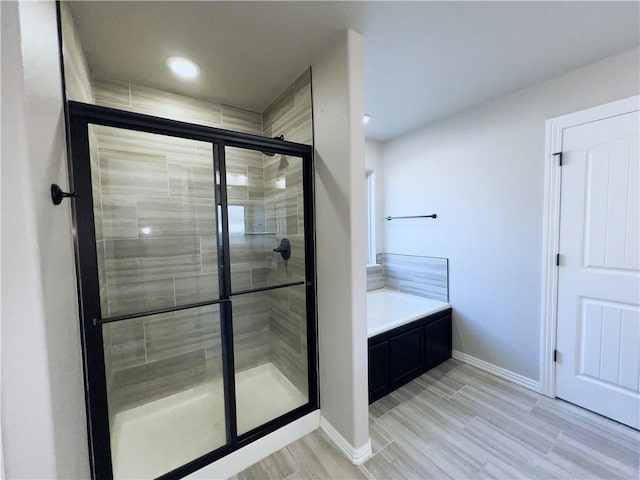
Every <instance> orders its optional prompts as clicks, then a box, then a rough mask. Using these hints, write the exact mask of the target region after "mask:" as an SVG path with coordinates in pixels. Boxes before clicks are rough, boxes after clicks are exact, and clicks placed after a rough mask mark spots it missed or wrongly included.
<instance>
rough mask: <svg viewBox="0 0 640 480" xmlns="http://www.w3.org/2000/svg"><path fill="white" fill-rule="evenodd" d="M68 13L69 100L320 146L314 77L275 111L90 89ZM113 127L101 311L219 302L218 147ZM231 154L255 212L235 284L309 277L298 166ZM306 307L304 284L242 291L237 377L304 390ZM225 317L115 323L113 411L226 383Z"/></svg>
mask: <svg viewBox="0 0 640 480" xmlns="http://www.w3.org/2000/svg"><path fill="white" fill-rule="evenodd" d="M61 7H62V12H63V34H64V35H65V37H64V42H65V73H66V75H67V79H68V82H67V88H68V90H69V91H68V92H67V93H68V98H69V99H71V100H77V101H82V102H87V103H96V104H98V105H103V106H107V107H112V108H118V109H122V110H129V111H134V112H139V113H145V114H150V115H154V116H160V117H165V118H171V119H175V120H181V121H186V122H191V123H197V124H202V125H208V126H212V127H219V128H225V129H229V130H235V131H241V132H246V133H251V134H257V135H262V134H264V135H265V136H276V135H281V134H284V135H285V138H286V139H287V140H290V141H296V142H301V143H308V144H310V143H311V140H312V127H311V84H310V72H309V71H307V72H305V73H304V74H303V75H301V76H300V78H298V79H297V80H296V81H295V82H294V83H293V84H292V85H291V86H290V87H288V88H287V89H286V90H285V92H284V93H283V94H282V95H281V96H280V97H279V98H278V99H277V100H276V101H275V102H274V103H273V104H272V105H271V106H270V107H268V108H267V109H266V111H265V112H264V114H260V113H256V112H250V111H247V110H242V109H238V108H234V107H230V106H226V105H222V104H218V103H215V102H211V101H206V100H200V99H194V98H189V97H185V96H181V95H175V94H171V93H168V92H164V91H160V90H156V89H153V88H148V87H145V86H141V85H136V84H131V83H128V82H123V81H118V80H111V79H104V78H93V80H92V81H91V82H89V70H88V68H87V63H86V61H85V60H84V55H83V53H82V49H81V46H80V43H79V41H78V39H77V36H76V35H75V31H74V29H73V23H72V22H73V20H72V18H71V15H70V14H69V11H68V9H67V6H66V5H65V4H64V2H63V3H62V4H61ZM65 19H66V20H65ZM263 121H264V128H263ZM115 133H116V132H115V131H114V129H111V128H106V127H91V129H90V141H91V163H92V173H93V175H92V177H93V178H92V183H93V189H94V204H95V211H94V215H95V218H96V239H97V241H98V266H99V275H100V285H101V305H102V315H103V316H104V317H106V316H113V315H118V314H122V313H127V312H132V311H140V310H148V309H153V308H161V307H164V306H171V305H179V304H184V303H191V302H196V301H200V300H208V299H211V298H212V297H211V296H212V295H217V275H216V273H217V259H216V248H215V209H214V206H213V168H212V152H211V150H210V148H209V146H208V145H205V144H201V143H199V142H189V141H184V140H179V139H169V138H167V137H157V136H153V135H150V134H141V133H136V132H122V131H119V132H117V134H115ZM125 159H126V160H125ZM226 160H227V172H228V176H227V182H228V191H227V195H228V200H229V205H230V206H231V207H242V208H243V209H244V219H245V225H244V233H247V234H252V235H241V234H239V235H235V236H234V235H232V237H231V239H230V240H231V241H230V243H231V261H232V265H231V272H232V286H233V289H234V290H235V291H238V290H244V289H249V288H256V287H260V286H265V285H267V284H273V283H276V282H282V281H294V279H295V280H297V279H302V278H304V242H303V235H302V233H303V224H302V222H303V212H302V196H301V193H302V182H301V181H302V177H301V174H302V171H301V165H300V161H299V160H298V159H295V158H291V157H289V159H288V160H287V159H286V158H281V157H280V156H273V157H269V156H266V155H263V154H261V153H259V152H252V151H242V150H239V149H227V151H226ZM125 169H126V172H125ZM284 186H286V190H285V189H284V188H283V187H284ZM285 236H286V237H287V238H289V239H290V241H291V243H292V257H291V259H290V260H289V261H288V262H287V264H286V265H285V263H284V262H283V261H282V260H281V259H280V256H279V255H277V254H274V253H272V252H271V250H272V248H274V247H275V246H276V245H277V242H279V240H280V239H281V238H282V237H285ZM266 305H268V308H265V306H266ZM305 305H306V303H305V297H304V287H295V288H292V289H286V290H282V291H274V292H266V293H255V294H250V295H244V296H240V297H236V298H235V299H234V333H235V346H234V348H235V355H236V359H235V365H236V369H237V370H238V371H240V370H243V369H246V368H250V367H252V366H256V365H260V364H263V363H266V362H270V361H273V362H274V363H275V364H276V365H277V366H278V367H279V368H280V370H281V371H283V373H285V374H286V375H287V376H288V377H289V379H290V380H291V381H292V382H293V383H294V384H296V386H298V388H300V389H301V390H302V391H303V392H304V391H306V388H307V380H306V379H307V372H306V370H307V368H306V306H305ZM217 315H218V309H217V307H205V308H201V309H197V310H189V311H182V312H176V313H172V314H164V315H157V316H153V317H145V318H140V319H134V320H129V321H124V322H116V323H113V324H108V325H105V326H104V327H103V334H104V340H105V360H106V364H107V365H106V369H107V380H108V387H109V391H110V392H111V394H110V398H109V401H110V404H111V407H112V408H111V412H113V411H115V410H119V409H123V408H128V407H131V406H134V405H136V404H138V403H141V402H148V401H150V400H153V399H154V398H160V397H162V396H165V395H167V394H170V393H173V392H175V391H179V390H182V389H184V388H188V387H190V386H192V385H195V384H198V383H200V382H202V381H203V380H205V379H211V378H214V377H215V375H217V373H218V372H219V371H220V335H219V322H218V321H217V318H218V317H217Z"/></svg>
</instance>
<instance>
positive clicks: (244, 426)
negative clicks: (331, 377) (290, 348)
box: [111, 363, 308, 479]
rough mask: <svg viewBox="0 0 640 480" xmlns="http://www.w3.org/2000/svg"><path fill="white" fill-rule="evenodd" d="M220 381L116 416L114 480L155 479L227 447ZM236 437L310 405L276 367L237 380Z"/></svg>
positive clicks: (241, 375) (242, 374) (259, 369)
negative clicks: (222, 447) (302, 406)
mask: <svg viewBox="0 0 640 480" xmlns="http://www.w3.org/2000/svg"><path fill="white" fill-rule="evenodd" d="M222 388H223V385H222V379H216V380H213V381H210V382H207V383H204V384H202V385H199V386H197V387H194V388H191V389H189V390H185V391H182V392H180V393H177V394H174V395H171V396H168V397H165V398H161V399H159V400H155V401H153V402H149V403H146V404H144V405H140V406H138V407H135V408H132V409H129V410H125V411H123V412H120V413H117V414H116V416H115V420H114V428H113V432H112V434H111V445H112V457H113V472H114V478H115V479H141V478H155V477H157V476H159V475H162V474H164V473H167V472H169V471H171V470H173V469H175V468H177V467H179V466H181V465H184V464H186V463H188V462H190V461H192V460H194V459H196V458H198V457H200V456H201V455H204V454H205V453H208V452H210V451H212V450H214V449H216V448H219V447H221V446H223V445H224V444H225V442H226V432H225V415H224V397H223V393H222V392H223V390H222ZM236 398H237V417H238V422H237V423H238V433H239V434H242V433H244V432H247V431H249V430H251V429H253V428H255V427H258V426H260V425H262V424H264V423H266V422H268V421H269V420H272V419H274V418H276V417H279V416H280V415H282V414H284V413H286V412H288V411H291V410H293V409H295V408H297V407H299V406H301V405H304V404H305V403H307V401H308V400H307V397H306V395H304V394H303V393H302V392H300V390H298V389H297V388H296V387H295V386H294V385H293V384H292V383H291V382H290V381H289V380H288V379H287V377H286V376H285V375H284V374H283V373H282V372H281V371H280V370H279V369H278V368H277V367H276V366H275V365H273V364H272V363H266V364H263V365H260V366H257V367H254V368H250V369H247V370H244V371H242V372H238V373H237V374H236Z"/></svg>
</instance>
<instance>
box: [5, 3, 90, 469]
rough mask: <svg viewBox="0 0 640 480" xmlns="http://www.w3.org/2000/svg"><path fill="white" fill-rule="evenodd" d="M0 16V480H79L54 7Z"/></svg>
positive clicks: (71, 275) (79, 427) (77, 388)
mask: <svg viewBox="0 0 640 480" xmlns="http://www.w3.org/2000/svg"><path fill="white" fill-rule="evenodd" d="M1 8H2V140H3V142H2V230H3V232H4V235H3V236H2V300H3V301H2V440H3V448H4V467H5V473H6V476H7V478H39V479H42V478H87V477H88V476H89V468H88V454H87V447H86V426H85V409H84V389H83V384H82V362H81V357H80V339H79V326H78V311H77V298H76V283H75V271H74V260H73V247H72V241H71V217H70V208H69V202H68V201H65V202H64V203H63V204H62V205H61V206H59V207H54V206H53V205H52V204H51V199H50V196H49V185H50V184H51V183H59V184H60V185H61V186H62V187H63V188H64V187H66V185H67V165H66V155H65V143H64V128H63V115H62V85H61V81H60V69H59V63H58V39H57V27H56V13H55V3H54V2H20V3H18V2H1Z"/></svg>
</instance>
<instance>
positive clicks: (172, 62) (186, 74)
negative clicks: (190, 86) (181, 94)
mask: <svg viewBox="0 0 640 480" xmlns="http://www.w3.org/2000/svg"><path fill="white" fill-rule="evenodd" d="M166 63H167V66H168V67H169V68H170V69H171V71H172V72H173V73H175V74H176V75H177V76H178V77H180V78H183V79H185V80H192V79H194V78H196V77H197V76H198V74H199V73H200V67H199V66H198V65H196V64H195V63H194V62H193V61H191V60H189V59H188V58H185V57H169V58H167V62H166Z"/></svg>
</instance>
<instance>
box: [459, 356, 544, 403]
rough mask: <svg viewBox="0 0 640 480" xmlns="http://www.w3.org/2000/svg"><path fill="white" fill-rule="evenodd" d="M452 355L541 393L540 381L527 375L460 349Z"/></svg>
mask: <svg viewBox="0 0 640 480" xmlns="http://www.w3.org/2000/svg"><path fill="white" fill-rule="evenodd" d="M451 356H452V357H453V358H455V359H456V360H460V361H461V362H463V363H466V364H468V365H471V366H472V367H476V368H479V369H480V370H484V371H485V372H488V373H491V374H493V375H495V376H496V377H500V378H502V379H504V380H507V381H509V382H511V383H515V384H516V385H520V386H521V387H524V388H528V389H529V390H533V391H534V392H536V393H540V382H538V381H536V380H532V379H531V378H528V377H525V376H524V375H520V374H519V373H515V372H512V371H511V370H507V369H506V368H502V367H498V366H497V365H494V364H493V363H489V362H485V361H484V360H480V359H479V358H476V357H472V356H471V355H467V354H466V353H462V352H459V351H458V350H454V351H453V352H452V354H451Z"/></svg>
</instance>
